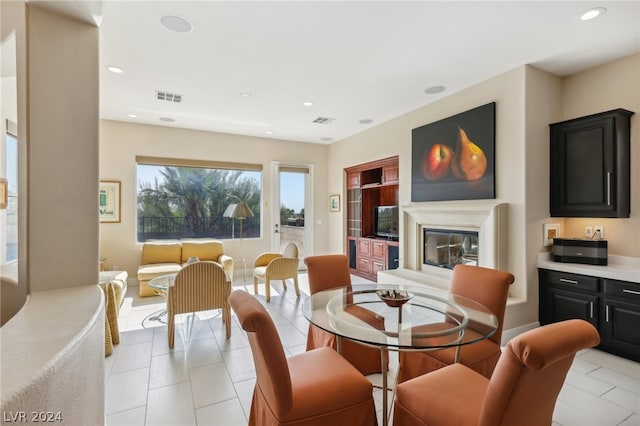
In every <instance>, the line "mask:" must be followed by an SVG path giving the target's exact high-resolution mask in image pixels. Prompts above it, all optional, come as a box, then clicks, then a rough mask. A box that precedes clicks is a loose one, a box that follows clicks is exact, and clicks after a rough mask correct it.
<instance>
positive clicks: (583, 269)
mask: <svg viewBox="0 0 640 426" xmlns="http://www.w3.org/2000/svg"><path fill="white" fill-rule="evenodd" d="M607 263H608V265H607V266H598V265H583V264H581V263H560V262H554V261H553V260H552V255H551V252H542V253H538V268H542V269H549V270H552V271H560V272H570V273H573V274H582V275H589V276H592V277H599V278H610V279H613V280H621V281H629V282H634V283H640V258H638V257H628V256H613V255H612V256H609V257H608V259H607Z"/></svg>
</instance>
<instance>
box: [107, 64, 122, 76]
mask: <svg viewBox="0 0 640 426" xmlns="http://www.w3.org/2000/svg"><path fill="white" fill-rule="evenodd" d="M107 69H108V70H109V71H111V72H112V73H114V74H122V73H123V72H124V70H123V69H122V68H120V67H116V66H113V65H109V66H108V67H107Z"/></svg>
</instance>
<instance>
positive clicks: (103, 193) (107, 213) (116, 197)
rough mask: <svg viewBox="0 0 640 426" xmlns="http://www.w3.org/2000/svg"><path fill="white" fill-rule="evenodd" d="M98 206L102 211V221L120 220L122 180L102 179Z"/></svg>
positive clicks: (117, 221)
mask: <svg viewBox="0 0 640 426" xmlns="http://www.w3.org/2000/svg"><path fill="white" fill-rule="evenodd" d="M98 208H99V212H100V223H119V222H120V181H117V180H101V181H100V191H99V194H98Z"/></svg>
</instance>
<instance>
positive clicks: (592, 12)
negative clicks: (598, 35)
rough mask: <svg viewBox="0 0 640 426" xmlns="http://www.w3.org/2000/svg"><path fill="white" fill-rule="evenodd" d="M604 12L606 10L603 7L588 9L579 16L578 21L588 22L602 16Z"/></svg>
mask: <svg viewBox="0 0 640 426" xmlns="http://www.w3.org/2000/svg"><path fill="white" fill-rule="evenodd" d="M606 11H607V9H605V8H604V7H594V8H593V9H589V10H587V11H586V12H585V13H583V14H582V15H581V16H580V20H581V21H590V20H592V19H595V18H597V17H598V16H600V15H603V14H604V13H605V12H606Z"/></svg>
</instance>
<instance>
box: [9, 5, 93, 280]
mask: <svg viewBox="0 0 640 426" xmlns="http://www.w3.org/2000/svg"><path fill="white" fill-rule="evenodd" d="M28 20H29V25H28V31H29V37H28V49H27V55H28V64H29V66H28V74H27V76H26V78H27V79H28V86H29V88H28V93H27V94H26V96H27V103H28V119H27V126H28V130H27V133H26V134H25V135H20V137H21V138H26V139H25V140H26V143H27V146H28V159H29V160H28V161H29V166H28V167H29V169H28V173H29V176H28V190H27V196H28V203H29V212H28V223H27V226H28V233H29V235H28V243H27V245H28V250H29V254H28V261H27V265H28V266H27V267H28V274H29V285H30V291H31V292H35V291H43V290H51V289H56V288H64V287H71V286H80V285H87V284H96V283H97V281H98V266H97V265H98V221H97V216H98V113H99V98H98V92H99V81H98V78H99V73H98V44H99V37H98V28H97V27H96V26H95V25H91V24H87V23H84V22H81V21H78V20H75V19H70V18H67V17H65V16H62V15H58V14H56V13H52V12H49V11H47V10H44V9H41V8H38V7H30V8H29V13H28Z"/></svg>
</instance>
